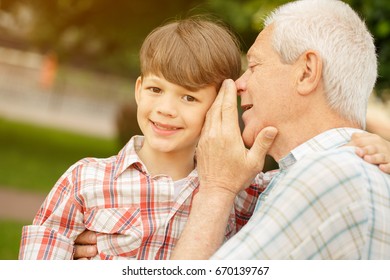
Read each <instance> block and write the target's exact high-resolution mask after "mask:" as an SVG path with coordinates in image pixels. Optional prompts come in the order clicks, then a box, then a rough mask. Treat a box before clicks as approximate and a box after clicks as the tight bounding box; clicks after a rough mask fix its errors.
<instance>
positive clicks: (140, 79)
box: [134, 76, 142, 105]
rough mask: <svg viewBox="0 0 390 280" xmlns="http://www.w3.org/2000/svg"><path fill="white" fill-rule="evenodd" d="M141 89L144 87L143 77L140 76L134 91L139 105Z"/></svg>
mask: <svg viewBox="0 0 390 280" xmlns="http://www.w3.org/2000/svg"><path fill="white" fill-rule="evenodd" d="M141 87H142V77H141V76H139V77H138V78H137V80H136V81H135V86H134V91H135V102H136V103H137V105H138V101H139V98H140V95H141Z"/></svg>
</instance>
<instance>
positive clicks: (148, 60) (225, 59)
mask: <svg viewBox="0 0 390 280" xmlns="http://www.w3.org/2000/svg"><path fill="white" fill-rule="evenodd" d="M140 63H141V76H145V75H150V74H154V75H162V76H163V77H164V78H165V79H166V80H167V81H169V82H171V83H174V84H177V85H180V86H182V87H184V88H186V89H188V90H192V91H195V90H198V89H200V88H204V87H206V86H209V85H214V86H215V87H216V88H217V89H218V88H219V87H220V86H221V84H222V82H223V80H224V79H228V78H229V79H234V80H235V79H237V78H238V77H239V75H240V73H241V53H240V48H239V43H238V40H237V38H236V37H235V36H234V35H233V33H232V32H231V31H230V30H229V29H228V28H227V27H225V26H224V25H222V24H221V23H219V22H216V21H211V20H210V19H206V18H205V17H200V16H197V17H190V18H187V19H182V20H176V21H174V22H170V23H168V24H166V25H163V26H160V27H158V28H156V29H154V30H153V31H152V32H151V33H150V34H149V35H148V36H147V37H146V39H145V40H144V43H143V44H142V47H141V50H140Z"/></svg>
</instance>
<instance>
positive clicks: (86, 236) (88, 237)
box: [73, 230, 97, 260]
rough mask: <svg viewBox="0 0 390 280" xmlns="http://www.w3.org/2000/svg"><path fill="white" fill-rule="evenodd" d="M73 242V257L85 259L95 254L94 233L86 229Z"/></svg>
mask: <svg viewBox="0 0 390 280" xmlns="http://www.w3.org/2000/svg"><path fill="white" fill-rule="evenodd" d="M74 242H75V251H74V256H73V259H75V260H87V259H89V258H92V257H94V256H96V255H97V246H96V233H95V232H94V231H89V230H86V231H84V232H83V233H81V234H80V235H79V236H78V237H77V238H76V240H75V241H74Z"/></svg>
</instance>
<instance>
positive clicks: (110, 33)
mask: <svg viewBox="0 0 390 280" xmlns="http://www.w3.org/2000/svg"><path fill="white" fill-rule="evenodd" d="M200 2H202V1H201V0H187V1H181V0H143V1H129V0H116V1H110V0H52V1H47V0H34V1H30V0H2V1H1V9H2V10H7V11H12V12H14V13H15V11H16V10H17V9H18V8H20V7H22V6H23V7H28V8H29V9H30V10H31V11H32V13H33V17H32V20H31V23H30V24H31V25H32V28H31V32H30V33H29V34H28V40H29V41H30V43H31V44H33V45H35V46H38V48H39V49H41V50H42V51H48V50H53V51H55V52H56V53H57V54H58V55H59V58H60V59H61V60H62V61H64V60H66V61H71V62H72V63H77V64H78V65H81V66H82V65H88V66H89V67H90V66H93V67H94V68H97V69H100V70H106V71H110V72H117V73H122V74H124V73H125V74H126V75H127V76H128V74H129V70H133V71H137V72H138V67H137V66H136V65H137V59H138V58H137V53H138V49H139V47H140V44H141V42H142V40H143V38H144V37H145V36H146V35H147V34H148V33H149V31H151V30H152V29H153V28H155V27H156V26H158V25H160V24H162V23H163V22H164V21H167V20H169V19H172V18H175V17H179V16H182V15H184V14H187V13H189V12H188V11H191V10H192V9H193V8H195V7H196V6H197V5H198V3H200Z"/></svg>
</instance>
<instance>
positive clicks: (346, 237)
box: [213, 128, 390, 259]
mask: <svg viewBox="0 0 390 280" xmlns="http://www.w3.org/2000/svg"><path fill="white" fill-rule="evenodd" d="M354 132H360V131H359V130H356V129H351V128H338V129H332V130H329V131H326V132H324V133H322V134H320V135H317V136H316V137H314V138H312V139H311V140H309V141H307V142H305V143H304V144H302V145H300V146H298V147H297V148H295V149H294V150H292V151H291V152H290V153H289V154H288V155H287V156H286V157H285V158H283V159H282V160H281V161H280V162H279V166H280V173H279V174H278V175H276V176H275V177H274V178H273V179H272V181H271V183H270V184H269V186H268V187H267V189H266V190H265V191H264V192H263V193H262V194H261V195H260V197H259V200H258V202H257V206H256V210H255V213H254V214H253V216H252V218H251V219H250V221H249V222H248V223H247V225H246V226H245V227H243V228H242V229H241V230H240V231H239V232H238V233H237V234H236V235H235V236H234V237H233V238H231V239H230V240H229V241H227V242H226V243H225V244H224V245H223V246H222V247H221V248H220V250H218V251H217V252H216V254H215V255H214V256H213V258H214V259H390V175H388V174H385V173H384V172H382V171H380V170H379V168H378V167H377V166H375V165H372V164H369V163H367V162H365V161H363V160H362V159H361V158H359V157H358V156H357V155H356V154H355V152H354V148H353V147H343V146H344V145H345V144H346V143H347V142H348V141H349V140H350V138H351V135H352V133H354Z"/></svg>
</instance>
